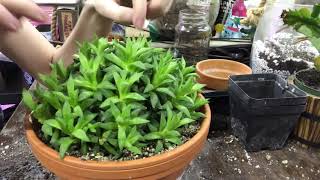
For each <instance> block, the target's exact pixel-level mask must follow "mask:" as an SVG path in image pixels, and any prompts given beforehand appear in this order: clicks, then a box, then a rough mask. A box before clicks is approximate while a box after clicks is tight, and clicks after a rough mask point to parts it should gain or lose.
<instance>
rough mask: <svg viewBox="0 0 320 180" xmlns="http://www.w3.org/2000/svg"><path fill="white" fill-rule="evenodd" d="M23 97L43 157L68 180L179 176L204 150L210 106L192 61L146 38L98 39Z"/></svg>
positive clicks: (33, 141) (31, 139)
mask: <svg viewBox="0 0 320 180" xmlns="http://www.w3.org/2000/svg"><path fill="white" fill-rule="evenodd" d="M40 78H41V80H42V83H43V84H44V85H45V87H44V86H41V85H38V86H37V87H36V89H35V90H34V91H32V92H28V91H24V93H23V101H24V103H25V104H26V105H27V107H28V108H29V109H30V110H31V113H30V114H27V115H26V120H25V125H26V136H27V140H28V143H29V144H30V146H31V149H32V151H33V153H34V155H35V156H36V157H37V159H38V160H39V161H40V162H41V163H42V165H43V166H45V167H46V168H47V169H49V170H50V171H52V172H53V173H55V174H56V175H57V176H58V177H61V178H66V179H129V178H130V179H175V178H177V177H178V176H179V175H180V174H181V173H182V172H183V169H184V168H185V167H186V166H187V165H188V163H189V162H190V161H191V160H192V159H193V158H194V157H195V156H196V154H197V153H199V152H200V150H201V148H202V146H203V144H204V142H205V141H206V137H207V134H208V129H209V126H210V119H211V118H210V115H211V114H210V108H209V106H208V105H207V100H205V99H204V98H203V97H202V96H201V95H199V93H200V92H201V89H202V87H203V85H201V84H198V83H196V73H195V68H194V67H186V63H185V61H184V60H183V59H174V58H173V56H172V54H171V53H170V52H169V51H168V52H165V51H164V50H163V49H157V48H152V47H150V44H149V43H148V42H147V40H146V39H145V38H138V39H126V42H125V43H124V42H118V41H113V42H107V41H106V39H104V38H101V39H96V40H95V41H93V42H90V43H89V42H86V43H83V44H82V45H81V46H80V50H79V53H78V54H76V55H75V60H74V64H72V65H70V66H69V67H67V68H65V67H64V65H63V63H62V62H61V61H60V62H58V63H56V64H53V65H52V72H51V74H50V75H41V76H40Z"/></svg>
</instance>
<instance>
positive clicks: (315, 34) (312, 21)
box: [281, 4, 320, 71]
mask: <svg viewBox="0 0 320 180" xmlns="http://www.w3.org/2000/svg"><path fill="white" fill-rule="evenodd" d="M281 17H282V19H283V22H284V24H286V25H288V26H291V27H293V28H294V29H295V30H296V31H297V32H299V33H301V34H303V35H305V36H306V38H307V39H308V40H309V41H310V42H311V43H312V44H313V45H314V47H315V48H317V50H318V51H320V4H315V5H314V6H313V10H312V11H310V10H309V9H307V8H301V9H299V10H289V11H286V10H285V11H283V13H282V15H281ZM314 64H315V68H316V69H317V71H320V57H316V58H315V59H314Z"/></svg>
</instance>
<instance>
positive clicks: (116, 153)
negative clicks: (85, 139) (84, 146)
mask: <svg viewBox="0 0 320 180" xmlns="http://www.w3.org/2000/svg"><path fill="white" fill-rule="evenodd" d="M102 146H103V147H104V149H105V150H106V151H108V153H110V154H113V155H115V156H116V155H118V152H117V151H116V150H115V149H114V148H113V147H112V146H110V145H109V144H108V143H104V144H103V145H102Z"/></svg>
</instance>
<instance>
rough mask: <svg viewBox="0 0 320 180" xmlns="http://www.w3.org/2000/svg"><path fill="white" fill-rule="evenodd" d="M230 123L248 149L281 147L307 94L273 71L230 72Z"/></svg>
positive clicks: (302, 107) (300, 111)
mask: <svg viewBox="0 0 320 180" xmlns="http://www.w3.org/2000/svg"><path fill="white" fill-rule="evenodd" d="M229 93H230V108H231V127H232V130H233V133H234V134H235V135H236V136H238V137H239V139H241V141H242V142H243V143H244V145H245V147H246V150H247V151H259V150H263V149H280V148H282V147H283V145H284V144H285V142H286V140H287V138H288V136H289V135H290V133H291V132H292V130H293V129H294V127H295V125H296V123H297V120H298V118H299V116H300V115H301V113H302V112H303V111H304V110H305V106H306V94H305V93H304V92H303V91H301V90H299V89H298V88H297V87H296V86H294V85H289V84H287V82H286V81H285V80H284V79H282V78H281V77H280V76H278V75H275V74H253V75H241V76H231V77H230V80H229Z"/></svg>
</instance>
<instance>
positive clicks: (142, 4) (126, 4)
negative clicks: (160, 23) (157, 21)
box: [86, 0, 173, 28]
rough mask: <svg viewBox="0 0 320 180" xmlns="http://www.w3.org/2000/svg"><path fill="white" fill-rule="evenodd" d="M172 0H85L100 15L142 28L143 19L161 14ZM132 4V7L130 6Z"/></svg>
mask: <svg viewBox="0 0 320 180" xmlns="http://www.w3.org/2000/svg"><path fill="white" fill-rule="evenodd" d="M172 1H173V0H132V1H131V0H87V1H86V4H87V5H89V6H92V7H94V8H95V10H96V11H97V12H98V13H99V14H100V15H102V16H104V17H106V18H109V19H112V20H114V21H116V22H119V23H132V24H133V25H134V26H135V27H137V28H143V26H144V22H145V19H146V18H148V19H154V18H156V17H160V16H163V15H164V14H165V13H166V12H167V11H168V10H169V9H170V7H171V4H172ZM131 5H132V7H131Z"/></svg>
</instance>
